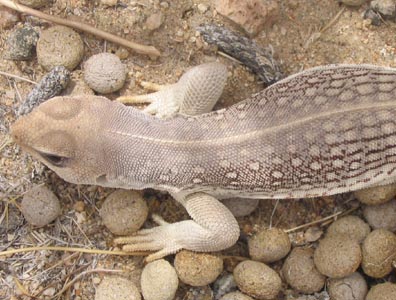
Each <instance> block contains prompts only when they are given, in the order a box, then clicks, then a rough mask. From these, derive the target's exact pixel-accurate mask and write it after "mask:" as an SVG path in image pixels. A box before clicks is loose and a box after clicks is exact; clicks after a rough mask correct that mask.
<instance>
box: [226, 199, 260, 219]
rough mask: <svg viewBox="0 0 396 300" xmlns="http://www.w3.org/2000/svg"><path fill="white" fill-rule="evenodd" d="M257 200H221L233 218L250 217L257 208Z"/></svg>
mask: <svg viewBox="0 0 396 300" xmlns="http://www.w3.org/2000/svg"><path fill="white" fill-rule="evenodd" d="M259 201H260V200H259V199H242V198H227V199H224V200H221V203H223V204H224V205H225V206H227V208H228V209H229V210H230V211H231V212H232V214H233V215H234V216H235V217H244V216H247V215H250V214H251V213H252V212H253V211H254V210H255V209H256V208H257V206H258V204H259Z"/></svg>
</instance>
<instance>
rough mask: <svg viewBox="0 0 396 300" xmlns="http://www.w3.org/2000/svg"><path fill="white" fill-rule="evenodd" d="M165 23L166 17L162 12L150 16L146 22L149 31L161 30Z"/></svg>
mask: <svg viewBox="0 0 396 300" xmlns="http://www.w3.org/2000/svg"><path fill="white" fill-rule="evenodd" d="M163 22H164V15H163V14H162V13H161V12H158V13H154V14H152V15H150V16H149V17H148V18H147V20H146V27H147V29H148V30H151V31H152V30H156V29H158V28H160V26H161V25H162V23H163Z"/></svg>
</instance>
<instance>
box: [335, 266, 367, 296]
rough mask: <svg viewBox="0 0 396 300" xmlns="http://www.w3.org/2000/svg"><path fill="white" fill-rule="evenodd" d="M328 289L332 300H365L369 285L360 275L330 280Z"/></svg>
mask: <svg viewBox="0 0 396 300" xmlns="http://www.w3.org/2000/svg"><path fill="white" fill-rule="evenodd" d="M327 288H328V291H329V295H330V299H332V300H364V299H365V297H366V295H367V283H366V280H364V278H363V276H362V275H361V274H360V273H358V272H355V273H352V274H351V275H349V276H347V277H344V278H339V279H330V280H329V282H328V284H327Z"/></svg>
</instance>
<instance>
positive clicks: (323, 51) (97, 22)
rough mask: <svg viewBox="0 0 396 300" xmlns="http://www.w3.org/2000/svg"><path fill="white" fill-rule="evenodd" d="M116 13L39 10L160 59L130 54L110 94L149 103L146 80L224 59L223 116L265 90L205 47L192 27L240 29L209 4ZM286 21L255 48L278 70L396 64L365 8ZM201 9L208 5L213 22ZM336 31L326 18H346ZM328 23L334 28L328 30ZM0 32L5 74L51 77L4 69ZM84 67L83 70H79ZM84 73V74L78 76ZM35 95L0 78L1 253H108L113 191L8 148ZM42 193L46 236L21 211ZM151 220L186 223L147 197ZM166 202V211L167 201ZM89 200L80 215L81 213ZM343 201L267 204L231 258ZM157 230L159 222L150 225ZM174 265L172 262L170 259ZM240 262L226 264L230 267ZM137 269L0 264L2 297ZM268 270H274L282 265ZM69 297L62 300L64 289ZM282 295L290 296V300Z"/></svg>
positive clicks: (89, 260)
mask: <svg viewBox="0 0 396 300" xmlns="http://www.w3.org/2000/svg"><path fill="white" fill-rule="evenodd" d="M118 3H119V4H118V5H117V6H115V7H105V6H103V5H101V4H100V3H98V1H77V0H55V1H53V2H52V3H51V4H49V5H47V6H46V7H44V8H41V9H40V10H41V11H43V12H46V13H50V14H53V15H57V16H59V17H62V18H68V19H73V20H78V21H82V22H86V23H89V24H91V25H94V26H96V27H98V28H100V29H103V30H107V31H109V32H111V33H113V34H116V35H120V36H122V37H124V38H126V39H128V40H133V41H135V42H139V43H143V44H148V45H153V46H155V47H156V48H158V49H159V50H160V51H161V52H162V56H161V57H160V58H159V59H157V60H150V59H149V58H148V57H147V56H144V55H138V54H136V53H133V52H132V51H130V54H129V56H128V57H127V58H126V59H124V60H123V62H124V63H125V64H126V65H127V66H128V70H129V73H128V78H127V83H126V84H125V86H124V88H123V89H122V90H121V91H120V92H118V93H114V94H110V95H108V96H109V97H110V98H112V99H114V98H116V97H117V96H119V95H127V94H141V93H145V92H146V91H144V90H143V89H142V88H141V87H140V86H139V84H138V83H139V81H141V80H144V81H153V82H156V83H163V84H164V83H173V82H176V81H177V79H178V78H179V77H180V75H181V74H182V73H183V72H184V71H185V70H186V69H187V68H189V67H191V66H194V65H198V64H200V63H204V62H208V61H213V60H218V61H220V62H222V63H224V64H226V65H227V67H228V70H229V75H230V76H229V79H228V83H227V86H226V90H225V92H224V93H223V96H222V98H221V100H220V102H219V104H218V106H217V107H222V106H228V105H231V104H233V103H235V102H238V101H240V100H242V99H244V98H246V97H248V96H249V95H250V94H252V93H253V92H256V91H259V90H260V89H262V88H263V85H262V83H260V82H259V81H258V79H257V77H256V76H255V75H253V74H252V73H250V72H249V70H247V69H246V68H245V67H244V66H242V65H239V64H238V63H236V62H234V61H232V60H230V59H227V58H225V57H223V56H220V55H217V54H216V52H215V49H214V48H213V47H208V46H206V45H204V44H203V42H202V39H201V38H200V37H199V36H198V35H197V33H196V30H195V28H196V27H197V26H198V25H200V24H204V23H213V22H215V23H218V24H224V25H225V26H227V27H228V28H232V29H235V28H236V27H235V26H234V25H233V24H231V23H230V22H228V21H227V20H226V19H225V18H224V17H222V16H220V15H218V14H217V13H216V12H215V10H214V3H213V1H205V0H199V1H198V0H178V1H161V2H160V1H150V0H140V1H124V0H121V1H118ZM280 3H281V4H280V7H281V13H280V16H279V19H278V21H277V22H276V23H275V25H274V26H272V27H271V28H266V29H264V30H263V31H262V32H261V33H260V34H259V35H258V36H257V37H256V38H255V40H256V42H257V43H258V44H259V45H262V46H263V47H265V46H268V45H272V47H273V49H274V50H275V58H276V59H277V60H278V61H280V62H281V65H282V69H283V71H284V73H285V74H292V73H295V72H298V71H300V70H302V69H306V68H309V67H313V66H318V65H324V64H333V63H370V64H377V65H382V66H394V65H395V64H396V56H395V51H396V50H395V47H396V35H395V34H394V32H395V24H394V23H392V22H389V21H388V22H387V23H386V24H382V25H381V26H373V25H371V24H370V22H369V21H367V20H364V19H363V18H362V14H363V12H364V11H365V9H367V7H368V4H365V5H363V6H362V7H360V8H349V7H348V8H343V6H341V5H339V4H338V2H337V1H335V0H322V1H316V0H290V1H280ZM198 4H204V5H207V6H208V7H209V9H208V10H207V11H206V12H204V13H203V12H201V11H200V10H199V9H198ZM341 10H343V11H342V12H341V14H340V16H339V18H337V20H336V21H335V22H331V20H332V19H333V18H334V17H335V16H336V15H337V14H338V13H339V12H340V11H341ZM158 12H161V13H162V18H163V22H162V24H161V26H160V27H159V28H157V29H154V30H150V29H149V28H152V27H151V26H148V25H147V24H146V20H147V18H148V17H150V16H151V15H153V14H156V13H158ZM23 22H28V23H30V24H32V25H33V26H36V27H37V28H39V29H40V30H43V29H45V28H47V27H49V26H50V24H49V23H47V22H45V21H42V20H40V19H37V18H33V17H29V16H24V17H23V21H22V22H20V23H19V24H17V25H16V26H14V28H15V27H18V26H20V25H21V24H22V23H23ZM328 25H329V26H328ZM14 28H11V29H8V30H3V31H1V32H0V70H1V71H3V72H8V73H11V74H14V75H18V76H22V77H25V78H29V79H30V80H33V81H39V80H40V78H41V77H42V76H43V75H44V74H45V71H44V69H43V68H42V67H40V66H39V65H38V63H37V58H33V59H32V60H30V61H26V62H14V61H8V60H4V59H3V54H4V46H5V40H6V38H7V36H8V35H9V34H10V32H11V31H12V30H13V29H14ZM81 36H82V37H83V41H84V44H85V56H84V61H85V60H87V59H88V58H89V57H90V56H92V55H93V54H97V53H100V52H103V51H108V52H113V53H115V52H116V51H117V50H119V48H120V47H119V46H117V45H115V44H112V43H109V42H105V41H103V40H100V39H97V38H95V37H94V36H92V35H88V34H85V33H81ZM81 65H82V64H81ZM79 69H81V67H78V68H77V71H78V70H79ZM31 89H32V84H30V83H27V82H25V81H21V80H15V79H12V78H9V77H5V76H0V200H1V201H0V251H3V250H6V249H8V250H10V249H12V248H20V247H28V246H44V245H60V246H69V247H84V248H100V249H109V248H110V247H111V246H112V245H111V240H112V238H113V236H112V235H111V234H110V233H109V232H108V231H107V230H106V229H105V227H104V226H103V225H102V223H101V219H100V217H99V213H98V208H99V207H100V206H101V203H102V202H103V199H104V198H105V196H106V195H108V194H109V193H110V192H111V190H110V189H103V188H101V187H94V186H91V187H86V186H77V185H72V184H69V183H66V182H64V181H62V180H61V179H59V178H58V177H57V176H56V175H55V174H54V173H52V172H51V171H49V170H48V169H46V168H45V167H43V166H42V165H41V164H39V163H38V162H37V161H35V160H33V159H31V158H30V157H28V156H27V155H25V153H23V152H21V150H20V149H19V148H18V147H17V146H16V145H15V144H14V143H13V142H12V140H11V138H10V136H9V127H10V124H11V123H12V122H13V121H14V120H15V118H16V116H15V111H16V109H17V108H18V106H19V105H20V103H21V102H22V101H23V99H24V98H25V97H26V95H27V94H28V93H29V91H30V90H31ZM42 183H45V184H46V185H48V186H49V187H50V189H52V190H53V191H54V192H55V193H56V195H57V196H58V197H59V199H60V200H61V203H62V205H63V207H62V212H63V213H62V216H60V217H59V218H58V219H57V220H56V221H55V222H53V223H52V224H50V225H48V226H46V227H44V228H40V229H38V228H34V227H32V226H30V225H28V224H27V223H26V221H25V220H24V219H23V216H22V215H21V213H20V211H19V203H20V202H21V199H22V196H23V194H24V192H26V191H27V190H29V189H31V188H32V187H33V185H35V184H42ZM144 196H145V198H146V199H147V201H148V205H149V207H150V211H151V212H153V213H159V214H161V215H162V216H163V217H164V218H165V219H166V220H169V221H176V220H181V219H185V218H187V217H188V216H187V214H186V213H185V212H184V210H183V209H182V208H181V206H180V205H179V204H177V203H175V202H174V201H173V200H171V199H169V197H168V196H167V195H165V194H159V193H156V192H154V191H146V192H144ZM164 200H167V201H164ZM81 201H82V202H84V203H85V205H84V206H83V209H77V207H76V206H75V204H76V203H81ZM351 203H354V202H348V201H346V200H345V199H344V198H332V197H327V198H321V199H310V200H300V201H279V202H276V201H261V203H260V207H259V209H257V210H256V211H255V212H254V213H253V214H251V215H250V216H248V217H245V218H241V219H240V220H239V223H240V226H241V229H242V238H241V241H240V242H239V243H238V244H237V245H236V246H235V247H233V248H231V249H230V250H227V251H224V254H225V255H231V256H232V255H238V256H245V257H247V256H248V254H247V251H246V237H247V236H249V235H251V234H252V233H253V232H255V231H256V230H258V229H259V228H263V227H268V226H269V224H270V222H271V223H272V225H273V226H278V227H280V228H284V229H290V228H293V227H295V226H298V225H301V224H305V223H308V222H312V221H315V220H318V219H321V218H323V217H326V216H328V215H331V214H333V213H334V212H336V211H341V210H345V209H348V208H350V207H351ZM146 223H147V226H151V225H152V222H151V221H148V222H146ZM305 230H306V228H304V229H302V230H300V231H297V232H296V233H292V234H291V237H292V239H293V243H294V244H295V245H297V244H304V243H305V242H306V241H305V240H304V231H305ZM170 259H172V258H170ZM233 264H235V260H233V259H227V260H226V269H231V268H232V265H233ZM141 266H142V258H141V257H119V256H105V255H94V254H79V253H73V252H71V253H69V252H57V251H38V252H26V253H22V254H17V255H12V256H11V255H9V256H0V286H1V287H2V288H1V289H0V299H10V297H12V296H13V297H16V298H14V299H30V297H29V296H35V297H38V298H40V299H50V298H51V297H53V296H54V295H56V294H57V293H59V292H61V294H60V296H59V297H58V299H69V298H71V297H73V299H93V295H94V292H95V287H96V286H97V283H98V282H99V281H100V280H99V279H100V278H102V277H103V275H104V274H105V273H106V272H105V271H104V272H91V273H88V274H87V275H85V276H82V277H81V278H77V280H76V281H75V282H72V284H71V285H70V286H67V284H68V283H69V282H70V281H71V280H72V279H73V278H75V277H76V276H77V275H79V274H81V273H82V272H84V271H86V270H88V269H95V268H101V269H120V270H123V271H124V273H123V274H124V276H126V277H127V278H130V279H132V280H134V281H136V282H138V280H137V278H138V273H139V270H140V268H141ZM273 267H274V268H275V269H276V270H279V268H280V264H274V265H273ZM62 288H64V291H62ZM188 289H189V288H188V287H186V286H181V287H180V288H179V291H178V294H177V297H178V299H183V297H185V293H187V291H188ZM285 293H286V292H285Z"/></svg>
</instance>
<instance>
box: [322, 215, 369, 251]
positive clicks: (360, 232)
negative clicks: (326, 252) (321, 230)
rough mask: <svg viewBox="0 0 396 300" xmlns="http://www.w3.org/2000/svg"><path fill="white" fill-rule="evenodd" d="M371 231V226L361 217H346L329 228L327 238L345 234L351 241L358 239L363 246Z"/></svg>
mask: <svg viewBox="0 0 396 300" xmlns="http://www.w3.org/2000/svg"><path fill="white" fill-rule="evenodd" d="M370 231H371V230H370V226H369V225H368V224H367V223H366V222H364V221H363V220H362V219H360V218H359V217H357V216H346V217H342V218H340V219H338V220H337V221H335V222H334V223H333V224H331V225H330V226H329V228H328V229H327V236H329V235H339V234H345V235H347V236H349V237H350V238H351V239H356V240H357V241H358V242H359V244H361V243H362V242H363V240H364V239H365V238H366V237H367V235H368V234H369V233H370Z"/></svg>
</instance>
